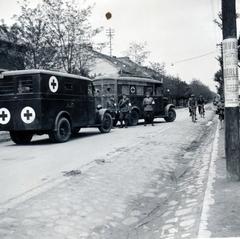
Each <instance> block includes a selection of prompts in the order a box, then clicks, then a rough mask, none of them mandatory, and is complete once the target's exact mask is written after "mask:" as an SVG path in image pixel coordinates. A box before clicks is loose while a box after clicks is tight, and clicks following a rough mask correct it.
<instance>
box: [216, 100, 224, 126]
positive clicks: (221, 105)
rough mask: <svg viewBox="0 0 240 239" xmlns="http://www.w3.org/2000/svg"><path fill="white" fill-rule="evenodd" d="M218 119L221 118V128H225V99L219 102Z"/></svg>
mask: <svg viewBox="0 0 240 239" xmlns="http://www.w3.org/2000/svg"><path fill="white" fill-rule="evenodd" d="M216 113H217V114H218V119H219V120H220V129H222V128H223V120H224V101H223V100H221V101H219V102H218V104H217V111H216Z"/></svg>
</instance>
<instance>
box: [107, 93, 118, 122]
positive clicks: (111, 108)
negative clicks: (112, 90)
mask: <svg viewBox="0 0 240 239" xmlns="http://www.w3.org/2000/svg"><path fill="white" fill-rule="evenodd" d="M107 109H108V110H109V111H110V113H111V116H112V118H113V120H115V119H116V116H117V104H116V101H115V98H114V96H111V97H110V98H109V99H108V100H107Z"/></svg>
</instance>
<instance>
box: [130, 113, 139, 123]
mask: <svg viewBox="0 0 240 239" xmlns="http://www.w3.org/2000/svg"><path fill="white" fill-rule="evenodd" d="M138 120H139V113H138V112H137V111H136V110H133V111H132V112H131V114H130V126H136V125H137V124H138Z"/></svg>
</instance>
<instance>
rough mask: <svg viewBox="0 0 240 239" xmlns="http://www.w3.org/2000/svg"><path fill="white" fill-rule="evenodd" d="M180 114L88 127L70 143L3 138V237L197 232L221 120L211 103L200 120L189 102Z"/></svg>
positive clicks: (0, 181)
mask: <svg viewBox="0 0 240 239" xmlns="http://www.w3.org/2000/svg"><path fill="white" fill-rule="evenodd" d="M177 114H178V117H177V120H176V121H175V122H173V123H165V122H164V121H159V123H156V125H155V126H154V127H152V126H147V127H144V126H143V125H139V126H137V127H131V128H128V129H114V130H113V131H112V132H111V133H110V134H106V135H102V134H99V133H98V131H96V130H93V129H91V130H88V129H86V130H84V131H82V133H80V134H79V136H78V137H77V138H74V139H72V140H71V141H70V142H68V143H65V144H49V142H48V140H47V139H46V138H36V139H35V141H34V142H33V143H32V144H31V145H29V146H15V145H14V144H12V143H11V142H6V143H3V144H1V146H0V150H1V151H0V152H1V159H0V188H1V189H2V190H1V197H0V200H1V208H2V209H6V207H9V208H10V210H8V211H6V212H2V214H1V218H2V219H1V220H0V229H1V228H2V229H1V230H0V237H1V238H15V236H16V235H17V236H18V238H33V236H34V238H111V239H113V238H127V237H128V238H155V237H156V238H159V237H160V238H180V237H177V236H179V235H180V234H181V235H184V236H183V238H191V236H193V235H195V234H196V231H197V227H198V221H197V220H196V217H198V216H199V215H200V214H201V207H200V206H199V207H198V208H197V209H196V210H190V208H191V207H196V205H198V200H200V201H201V198H202V197H203V195H202V194H203V192H204V187H205V181H206V177H207V170H208V164H209V159H208V156H209V155H210V151H211V144H210V143H211V140H212V137H213V134H214V129H215V127H214V126H215V124H214V121H213V112H212V111H211V110H208V111H207V117H206V118H205V119H199V120H198V123H196V124H194V123H192V122H191V121H190V118H189V116H188V112H187V110H186V109H181V110H178V111H177ZM202 156H204V157H203V158H202ZM198 158H199V159H200V158H201V160H198ZM71 170H81V171H82V173H81V174H79V175H78V174H76V175H75V176H73V175H74V172H77V171H74V172H73V174H71V173H66V172H69V171H71ZM64 172H65V173H64ZM64 175H65V176H64ZM66 176H69V177H66ZM191 184H194V185H191ZM46 188H48V190H47V191H46ZM44 190H45V192H44ZM40 192H41V193H40ZM33 195H35V196H33ZM182 195H185V196H183V197H182ZM20 201H22V202H21V203H20ZM11 203H12V204H11ZM15 203H19V205H17V204H15ZM14 204H15V205H14ZM13 205H14V207H13ZM191 215H195V217H194V216H192V217H191ZM176 223H177V226H176V225H175V224H176ZM185 230H187V232H185ZM139 235H141V236H139ZM166 235H167V236H166ZM174 235H175V236H176V237H174Z"/></svg>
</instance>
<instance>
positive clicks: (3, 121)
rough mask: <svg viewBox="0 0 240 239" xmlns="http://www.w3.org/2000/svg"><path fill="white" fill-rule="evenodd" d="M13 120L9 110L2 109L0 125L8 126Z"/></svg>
mask: <svg viewBox="0 0 240 239" xmlns="http://www.w3.org/2000/svg"><path fill="white" fill-rule="evenodd" d="M10 119H11V114H10V112H9V110H8V109H7V108H1V109H0V124H7V123H8V122H9V121H10Z"/></svg>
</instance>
